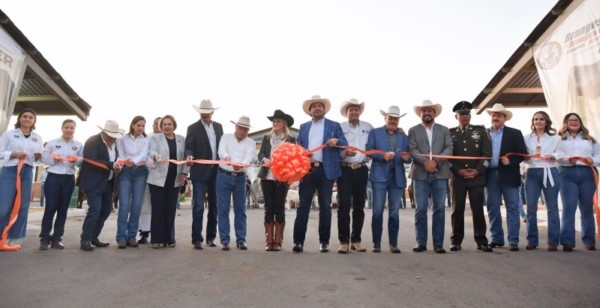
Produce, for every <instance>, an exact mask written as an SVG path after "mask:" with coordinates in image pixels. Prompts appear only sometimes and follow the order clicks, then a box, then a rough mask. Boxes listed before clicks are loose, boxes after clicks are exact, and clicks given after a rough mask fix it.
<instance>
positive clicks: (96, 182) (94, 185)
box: [78, 133, 118, 193]
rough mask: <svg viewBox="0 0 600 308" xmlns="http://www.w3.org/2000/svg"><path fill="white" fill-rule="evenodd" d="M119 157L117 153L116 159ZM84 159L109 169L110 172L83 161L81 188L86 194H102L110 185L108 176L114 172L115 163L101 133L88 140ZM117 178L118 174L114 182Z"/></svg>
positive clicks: (80, 173)
mask: <svg viewBox="0 0 600 308" xmlns="http://www.w3.org/2000/svg"><path fill="white" fill-rule="evenodd" d="M116 151H117V148H116V144H115V152H116ZM117 156H118V153H116V155H115V159H116V158H117ZM83 157H84V158H89V159H91V160H94V161H97V162H99V163H101V164H103V165H105V166H106V167H108V170H106V169H104V168H100V167H97V166H94V165H92V164H90V163H88V162H86V161H83V163H81V170H79V180H78V182H79V188H80V189H81V190H83V191H84V192H85V193H89V192H96V193H100V192H102V191H104V188H105V187H106V185H109V181H108V176H109V174H110V170H113V165H114V163H115V162H114V161H111V160H110V157H109V155H108V149H107V148H106V144H104V141H102V136H101V133H100V134H97V135H94V136H92V137H90V138H88V140H86V142H85V145H84V146H83ZM115 177H116V174H114V175H113V178H112V179H113V180H114V179H115ZM112 183H113V181H112V180H111V181H110V185H111V189H112V187H113V185H112Z"/></svg>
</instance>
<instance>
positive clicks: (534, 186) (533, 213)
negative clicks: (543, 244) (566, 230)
mask: <svg viewBox="0 0 600 308" xmlns="http://www.w3.org/2000/svg"><path fill="white" fill-rule="evenodd" d="M550 174H552V178H553V180H554V186H552V185H551V184H550V181H549V180H548V179H546V187H544V168H529V169H528V170H527V180H526V182H525V194H526V197H525V200H528V201H527V243H529V244H533V245H536V246H537V245H538V244H539V238H538V226H537V210H538V207H537V205H538V200H539V198H540V193H541V192H542V191H543V192H544V196H546V208H547V209H548V245H555V246H556V245H558V244H559V241H558V240H559V235H560V218H559V217H558V191H559V189H560V176H559V175H558V168H556V167H554V168H550Z"/></svg>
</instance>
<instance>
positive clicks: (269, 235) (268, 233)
mask: <svg viewBox="0 0 600 308" xmlns="http://www.w3.org/2000/svg"><path fill="white" fill-rule="evenodd" d="M273 225H274V223H266V222H265V240H266V243H267V244H266V245H265V250H266V251H273Z"/></svg>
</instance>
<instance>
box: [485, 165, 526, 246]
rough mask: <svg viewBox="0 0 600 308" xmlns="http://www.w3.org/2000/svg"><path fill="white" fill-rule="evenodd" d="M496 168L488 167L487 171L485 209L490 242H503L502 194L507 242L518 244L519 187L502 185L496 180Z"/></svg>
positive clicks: (519, 225)
mask: <svg viewBox="0 0 600 308" xmlns="http://www.w3.org/2000/svg"><path fill="white" fill-rule="evenodd" d="M498 181H499V180H498V170H494V169H488V172H487V189H486V192H487V211H488V219H489V220H490V235H491V237H492V242H494V243H498V244H504V230H503V229H502V212H501V211H500V204H501V203H502V196H504V203H505V206H506V225H507V228H508V243H509V244H510V245H518V244H519V229H520V228H521V221H520V218H519V209H518V204H517V203H518V200H519V187H518V186H508V185H503V184H500V183H499V182H498Z"/></svg>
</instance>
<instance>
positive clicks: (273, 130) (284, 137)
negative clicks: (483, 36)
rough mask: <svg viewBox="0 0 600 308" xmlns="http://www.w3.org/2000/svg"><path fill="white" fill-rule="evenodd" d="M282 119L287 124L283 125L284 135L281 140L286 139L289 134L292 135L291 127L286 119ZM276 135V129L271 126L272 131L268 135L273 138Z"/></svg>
mask: <svg viewBox="0 0 600 308" xmlns="http://www.w3.org/2000/svg"><path fill="white" fill-rule="evenodd" d="M280 120H281V121H283V123H285V125H284V126H283V137H281V141H286V140H287V138H288V136H289V135H290V129H289V127H288V124H287V121H286V120H284V119H280ZM274 136H275V129H273V128H271V131H270V132H269V133H268V134H267V137H269V139H271V138H273V137H274Z"/></svg>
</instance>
